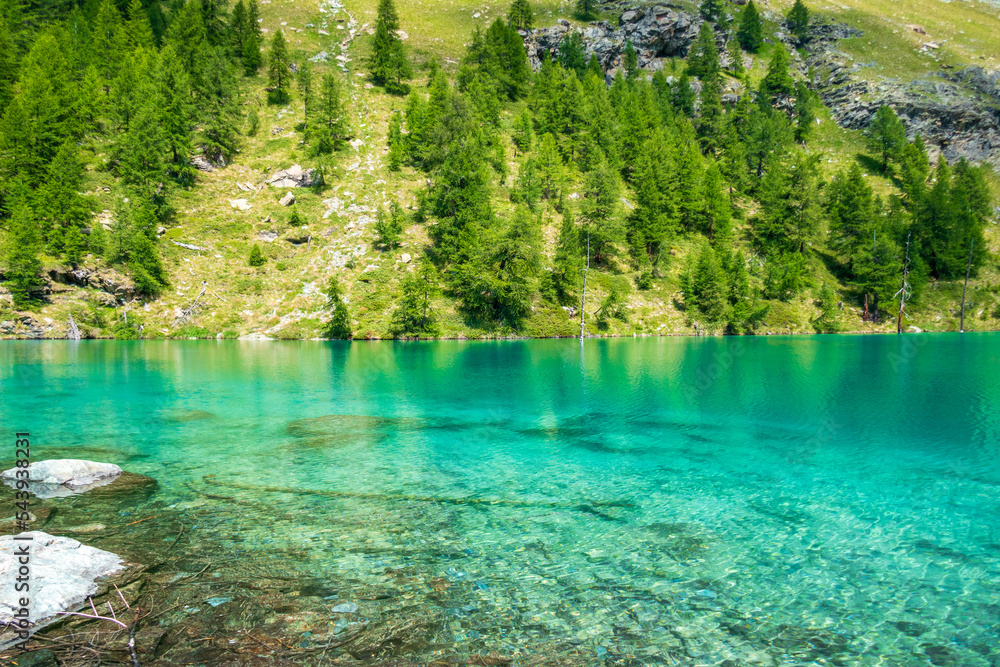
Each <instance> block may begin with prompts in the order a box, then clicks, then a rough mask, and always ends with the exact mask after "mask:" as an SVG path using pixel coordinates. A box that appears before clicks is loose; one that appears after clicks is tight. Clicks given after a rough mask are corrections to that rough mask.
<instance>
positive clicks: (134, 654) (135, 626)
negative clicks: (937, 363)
mask: <svg viewBox="0 0 1000 667" xmlns="http://www.w3.org/2000/svg"><path fill="white" fill-rule="evenodd" d="M115 591H116V592H117V593H118V597H119V598H120V599H121V601H122V604H123V605H125V609H127V610H128V611H131V612H132V613H133V616H134V618H133V620H132V622H131V623H125V622H124V621H122V620H120V619H119V618H118V615H117V614H116V613H115V608H114V607H113V606H112V605H111V601H110V600H109V601H108V603H107V604H108V609H109V611H110V614H111V615H110V616H102V615H101V614H100V613H99V612H98V611H97V607H96V606H95V605H94V598H92V597H89V598H87V601H88V602H89V603H90V609H91V611H93V612H94V613H93V614H84V613H81V612H78V611H61V612H59V614H60V615H62V616H80V617H81V618H90V619H94V620H96V621H108V622H109V623H114V624H115V625H117V626H118V627H120V628H121V629H122V630H126V631H127V632H128V644H127V647H128V655H129V658H130V660H131V662H132V667H142V664H141V663H140V662H139V652H138V651H137V650H136V647H135V633H136V632H137V631H138V630H139V621H141V620H142V617H141V616H140V613H139V610H138V609H136V610H133V609H132V607H131V605H129V603H128V601H127V600H126V599H125V596H124V595H122V592H121V590H120V589H119V588H118V586H115Z"/></svg>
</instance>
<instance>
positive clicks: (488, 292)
mask: <svg viewBox="0 0 1000 667" xmlns="http://www.w3.org/2000/svg"><path fill="white" fill-rule="evenodd" d="M540 243H541V234H540V230H539V228H538V220H537V218H535V217H534V216H533V215H532V214H531V213H530V212H529V211H527V210H526V209H524V208H521V207H518V208H516V209H515V210H514V214H513V216H512V218H511V221H510V223H509V225H508V226H507V228H506V230H505V231H503V232H502V233H497V232H496V231H493V230H489V229H487V230H484V237H483V238H482V239H481V242H480V243H477V244H475V246H474V247H475V252H472V253H470V254H469V258H468V259H467V260H466V261H465V262H463V263H462V264H461V265H460V266H459V267H458V269H457V272H456V273H457V275H458V286H457V291H458V292H459V293H460V294H461V297H462V302H463V306H464V307H465V309H466V310H468V311H469V312H470V313H472V314H473V315H475V316H477V317H478V318H480V319H482V320H483V321H484V323H498V324H501V325H505V326H507V327H510V328H512V329H516V328H518V327H519V326H520V324H521V322H523V320H524V319H525V318H526V317H527V316H528V314H529V313H530V312H531V298H532V296H533V295H534V293H535V278H536V276H537V274H538V270H539V263H540V256H539V252H538V246H539V244H540Z"/></svg>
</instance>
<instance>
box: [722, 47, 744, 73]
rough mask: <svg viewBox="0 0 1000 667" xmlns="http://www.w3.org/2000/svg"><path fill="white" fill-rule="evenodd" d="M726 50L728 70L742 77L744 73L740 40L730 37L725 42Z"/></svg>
mask: <svg viewBox="0 0 1000 667" xmlns="http://www.w3.org/2000/svg"><path fill="white" fill-rule="evenodd" d="M726 51H727V53H728V54H729V71H730V72H731V73H732V74H733V75H734V76H736V77H739V78H742V77H743V75H744V74H745V73H746V68H745V67H744V66H743V49H742V48H741V47H740V40H738V39H730V40H729V42H728V43H727V44H726Z"/></svg>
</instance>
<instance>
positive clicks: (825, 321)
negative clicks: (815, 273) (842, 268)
mask: <svg viewBox="0 0 1000 667" xmlns="http://www.w3.org/2000/svg"><path fill="white" fill-rule="evenodd" d="M816 305H817V306H818V307H819V317H817V318H816V319H815V320H813V327H814V328H815V329H816V333H837V332H838V331H840V323H839V322H838V321H837V320H838V318H837V294H836V293H835V292H834V291H833V289H831V288H830V285H828V284H827V283H823V287H822V288H821V289H820V291H819V295H818V296H817V298H816Z"/></svg>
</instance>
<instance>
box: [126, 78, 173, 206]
mask: <svg viewBox="0 0 1000 667" xmlns="http://www.w3.org/2000/svg"><path fill="white" fill-rule="evenodd" d="M147 90H149V91H150V92H151V91H152V89H151V88H147ZM160 107H161V103H160V101H159V99H157V97H156V95H154V94H149V95H147V96H146V97H145V99H144V100H143V102H142V104H141V106H139V108H138V110H137V111H136V115H135V122H133V123H132V124H131V127H130V128H129V130H128V132H126V133H125V135H124V136H123V137H122V139H121V142H120V145H119V148H118V152H119V160H118V167H117V172H118V174H119V175H120V176H121V178H122V182H123V183H125V184H127V185H131V186H133V187H135V188H136V189H137V190H138V192H139V193H140V194H141V196H142V197H143V198H144V199H146V200H148V201H153V199H154V197H157V196H162V187H161V186H162V183H163V181H164V180H165V176H166V160H165V158H166V153H167V141H166V137H165V136H164V132H163V127H162V126H161V125H160ZM158 193H159V194H158Z"/></svg>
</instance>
